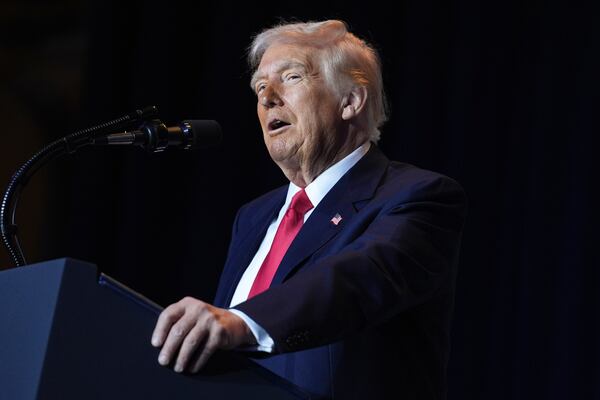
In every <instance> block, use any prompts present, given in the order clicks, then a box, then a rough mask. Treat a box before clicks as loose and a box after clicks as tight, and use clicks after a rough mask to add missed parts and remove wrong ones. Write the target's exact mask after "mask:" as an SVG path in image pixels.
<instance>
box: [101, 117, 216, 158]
mask: <svg viewBox="0 0 600 400" xmlns="http://www.w3.org/2000/svg"><path fill="white" fill-rule="evenodd" d="M221 137H222V133H221V126H220V125H219V123H218V122H217V121H213V120H187V121H183V122H181V123H180V124H179V125H177V126H172V127H167V126H166V125H165V124H163V123H162V122H161V121H160V120H158V119H155V120H151V121H148V122H146V123H144V124H143V125H142V126H141V127H140V128H138V130H134V131H126V132H120V133H113V134H110V135H104V136H100V137H97V138H94V139H93V140H92V143H93V144H95V145H133V146H140V147H143V148H144V149H146V150H147V151H149V152H153V153H158V152H160V151H163V150H165V149H167V148H168V147H175V148H178V149H183V150H193V149H199V148H205V147H211V146H216V145H218V144H219V143H220V142H221Z"/></svg>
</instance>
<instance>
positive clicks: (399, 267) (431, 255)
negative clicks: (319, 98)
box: [236, 177, 466, 353]
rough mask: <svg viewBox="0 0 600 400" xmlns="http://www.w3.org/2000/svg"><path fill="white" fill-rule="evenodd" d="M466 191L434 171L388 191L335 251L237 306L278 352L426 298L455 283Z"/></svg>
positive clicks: (349, 331) (333, 336)
mask: <svg viewBox="0 0 600 400" xmlns="http://www.w3.org/2000/svg"><path fill="white" fill-rule="evenodd" d="M465 209H466V198H465V195H464V192H463V190H462V188H461V187H460V186H459V185H458V184H457V183H456V182H454V181H453V180H451V179H449V178H446V177H437V178H436V179H433V180H431V181H430V182H425V183H422V184H421V185H420V186H419V188H418V189H416V190H414V191H413V192H411V195H410V196H408V197H407V196H400V195H399V196H390V198H389V199H388V200H386V201H384V202H382V205H381V206H380V207H378V208H377V209H376V210H368V211H367V208H365V209H363V210H361V211H360V212H365V213H367V212H369V213H373V216H372V218H371V219H370V223H368V224H365V226H364V227H363V228H361V229H362V230H361V232H359V233H358V234H357V235H356V237H355V238H354V239H353V240H352V241H350V242H349V243H347V244H346V245H345V246H344V247H343V248H342V249H341V250H340V251H338V252H336V253H335V254H332V255H329V256H325V257H323V258H321V259H319V260H318V261H316V262H315V263H314V264H313V265H311V266H310V268H304V269H302V270H300V272H298V273H297V274H296V275H294V276H292V277H291V278H290V279H288V280H287V281H285V282H283V283H282V284H281V285H278V286H275V287H272V288H270V289H269V290H268V291H266V292H263V293H262V294H260V295H258V296H256V297H253V298H252V299H249V300H248V301H246V302H243V303H241V304H239V305H238V306H236V308H238V309H239V310H241V311H242V312H244V313H246V314H247V315H249V316H250V317H251V318H252V319H253V320H254V321H256V322H257V323H258V324H259V325H260V326H262V327H263V328H264V329H265V330H266V331H267V332H268V333H269V334H270V335H271V337H272V338H273V339H274V341H275V350H276V352H279V353H285V352H290V351H297V350H303V349H307V348H312V347H317V346H321V345H325V344H328V343H332V342H335V341H338V340H341V339H345V338H347V337H349V336H350V335H353V334H355V333H357V332H359V331H360V330H362V329H365V328H368V327H371V326H374V325H377V324H380V323H383V322H385V321H387V320H389V319H390V318H392V317H394V316H396V315H398V314H399V313H401V312H403V311H404V310H408V309H410V308H413V307H417V306H419V305H420V304H423V303H425V302H428V301H429V300H430V299H432V298H434V297H435V296H436V295H438V294H440V293H441V292H443V291H445V290H447V289H448V287H449V285H452V284H453V281H454V271H455V268H456V259H457V255H458V248H459V246H460V235H461V231H462V226H463V221H464V217H465Z"/></svg>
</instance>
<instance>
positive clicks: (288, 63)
mask: <svg viewBox="0 0 600 400" xmlns="http://www.w3.org/2000/svg"><path fill="white" fill-rule="evenodd" d="M295 67H300V68H302V69H303V70H306V69H307V67H306V65H304V64H303V63H301V62H299V61H285V62H282V63H281V65H279V66H278V67H277V69H276V70H275V73H276V74H279V73H281V71H285V70H286V69H290V68H295ZM264 76H265V74H264V73H262V74H259V71H258V70H256V71H254V74H252V79H250V87H251V88H252V89H253V90H254V87H255V86H256V82H257V81H258V80H260V79H262V78H263V77H264Z"/></svg>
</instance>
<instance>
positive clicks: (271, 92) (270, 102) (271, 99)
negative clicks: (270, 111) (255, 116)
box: [260, 85, 283, 108]
mask: <svg viewBox="0 0 600 400" xmlns="http://www.w3.org/2000/svg"><path fill="white" fill-rule="evenodd" d="M260 104H262V105H263V106H265V107H267V108H272V107H275V106H282V105H283V101H282V100H281V97H280V96H279V93H278V92H277V90H276V88H274V87H273V86H271V85H270V86H267V87H266V88H265V89H264V90H263V91H262V93H261V94H260Z"/></svg>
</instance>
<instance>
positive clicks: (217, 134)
mask: <svg viewBox="0 0 600 400" xmlns="http://www.w3.org/2000/svg"><path fill="white" fill-rule="evenodd" d="M183 123H184V124H188V126H189V127H190V128H191V130H192V143H191V144H192V146H191V147H192V148H193V149H200V148H204V147H212V146H217V145H219V144H220V143H221V140H222V138H223V133H222V131H221V125H219V123H218V122H217V121H214V120H193V119H192V120H187V121H183Z"/></svg>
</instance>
